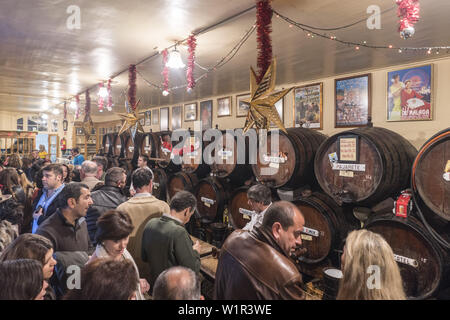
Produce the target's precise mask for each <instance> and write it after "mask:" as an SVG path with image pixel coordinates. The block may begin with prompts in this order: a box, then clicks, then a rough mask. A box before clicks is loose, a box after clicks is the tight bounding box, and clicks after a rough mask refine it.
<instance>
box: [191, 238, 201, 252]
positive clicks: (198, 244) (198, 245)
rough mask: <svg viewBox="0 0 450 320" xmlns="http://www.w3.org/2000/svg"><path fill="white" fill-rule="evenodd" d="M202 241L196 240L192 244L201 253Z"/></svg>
mask: <svg viewBox="0 0 450 320" xmlns="http://www.w3.org/2000/svg"><path fill="white" fill-rule="evenodd" d="M200 247H201V246H200V242H198V240H197V241H195V243H194V244H193V245H192V249H194V250H195V251H197V252H198V253H200Z"/></svg>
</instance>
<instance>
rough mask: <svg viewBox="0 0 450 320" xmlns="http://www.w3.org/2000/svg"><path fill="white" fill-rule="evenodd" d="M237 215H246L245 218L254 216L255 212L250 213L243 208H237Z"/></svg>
mask: <svg viewBox="0 0 450 320" xmlns="http://www.w3.org/2000/svg"><path fill="white" fill-rule="evenodd" d="M239 213H240V214H243V215H247V216H251V215H254V214H255V213H256V212H255V211H250V210H247V209H244V208H239Z"/></svg>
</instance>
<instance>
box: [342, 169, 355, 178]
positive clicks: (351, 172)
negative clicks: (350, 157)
mask: <svg viewBox="0 0 450 320" xmlns="http://www.w3.org/2000/svg"><path fill="white" fill-rule="evenodd" d="M339 176H341V177H349V178H353V171H343V170H340V171H339Z"/></svg>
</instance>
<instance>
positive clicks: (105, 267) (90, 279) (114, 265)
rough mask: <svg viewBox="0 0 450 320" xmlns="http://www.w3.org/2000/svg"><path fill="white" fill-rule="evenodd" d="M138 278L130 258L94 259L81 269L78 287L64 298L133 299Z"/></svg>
mask: <svg viewBox="0 0 450 320" xmlns="http://www.w3.org/2000/svg"><path fill="white" fill-rule="evenodd" d="M138 284H139V279H138V276H137V274H136V270H135V266H134V265H133V263H132V262H131V261H130V260H122V261H116V260H112V259H96V260H95V261H93V262H91V263H89V264H87V265H86V266H85V267H84V268H83V270H82V271H81V285H80V289H73V290H70V291H69V292H68V293H67V294H66V295H65V297H64V298H63V299H64V300H135V299H136V290H138Z"/></svg>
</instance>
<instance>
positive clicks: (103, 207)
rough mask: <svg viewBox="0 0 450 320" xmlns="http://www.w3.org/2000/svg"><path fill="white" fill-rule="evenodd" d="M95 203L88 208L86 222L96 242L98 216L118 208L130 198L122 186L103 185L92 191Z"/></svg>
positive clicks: (91, 237) (92, 239)
mask: <svg viewBox="0 0 450 320" xmlns="http://www.w3.org/2000/svg"><path fill="white" fill-rule="evenodd" d="M91 197H92V201H93V202H94V204H93V205H92V206H91V207H90V208H89V209H88V211H87V214H86V223H87V228H88V232H89V237H90V239H91V242H92V243H95V232H96V231H97V220H98V218H99V217H100V216H101V215H102V214H103V213H105V212H106V211H108V210H111V209H116V208H117V207H118V206H119V204H121V203H123V202H125V201H127V200H128V198H127V197H126V196H125V195H124V194H123V193H122V191H121V189H120V188H117V187H113V186H102V187H101V188H100V189H98V190H97V191H94V192H92V193H91Z"/></svg>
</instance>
